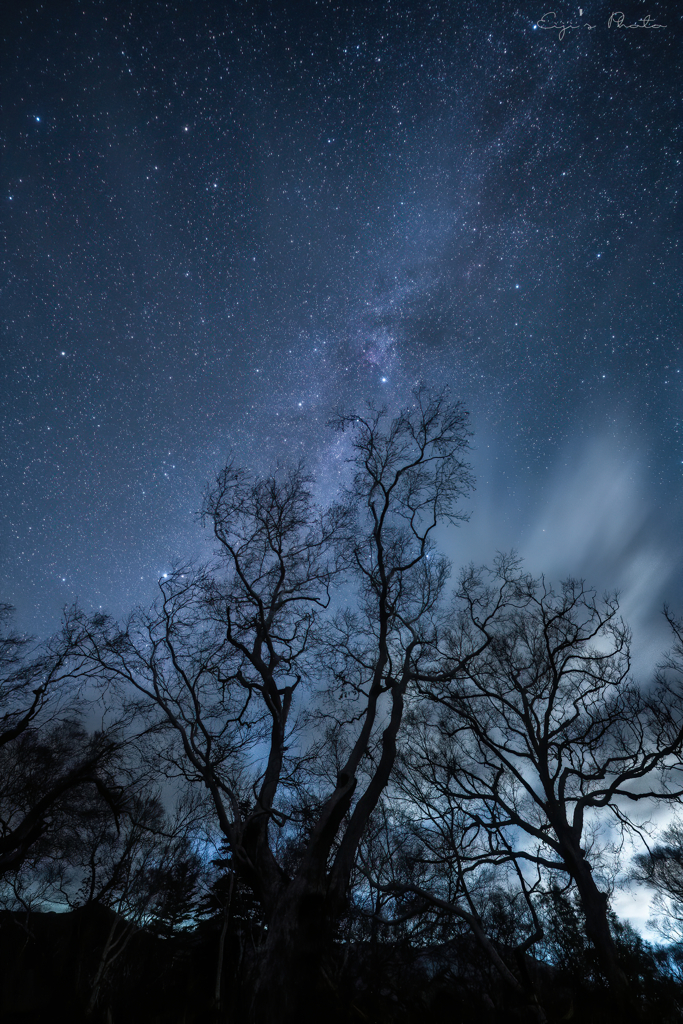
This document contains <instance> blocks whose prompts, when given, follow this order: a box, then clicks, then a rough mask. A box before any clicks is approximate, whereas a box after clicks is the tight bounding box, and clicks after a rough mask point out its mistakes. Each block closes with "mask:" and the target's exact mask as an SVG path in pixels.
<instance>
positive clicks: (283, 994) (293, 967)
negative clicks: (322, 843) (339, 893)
mask: <svg viewBox="0 0 683 1024" xmlns="http://www.w3.org/2000/svg"><path fill="white" fill-rule="evenodd" d="M269 917H270V920H269V923H268V929H267V932H266V937H265V941H264V943H263V945H262V946H261V948H260V949H259V950H258V951H257V957H258V963H257V971H256V978H255V985H254V997H253V1003H252V1020H253V1024H313V1022H314V1021H315V1022H316V1024H318V1022H319V1021H320V1019H321V1016H324V1014H322V1015H321V1005H320V1004H321V1001H322V1000H323V999H324V998H325V988H324V987H323V985H322V970H321V969H322V964H323V961H324V958H325V955H326V953H327V952H328V951H329V949H330V947H331V930H330V925H329V917H328V914H327V913H326V906H325V897H324V895H323V894H322V893H321V892H320V891H316V890H314V889H313V888H306V887H303V886H299V885H297V884H296V882H295V883H290V886H288V888H287V890H286V891H285V892H284V893H283V894H282V896H281V898H280V899H279V900H278V902H277V904H276V906H275V907H274V909H273V912H272V913H271V914H270V915H269Z"/></svg>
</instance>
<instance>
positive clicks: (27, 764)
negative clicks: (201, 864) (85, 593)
mask: <svg viewBox="0 0 683 1024" xmlns="http://www.w3.org/2000/svg"><path fill="white" fill-rule="evenodd" d="M12 611H13V609H12V608H11V607H10V606H9V605H1V606H0V876H1V875H3V874H4V873H6V872H13V871H17V870H19V869H20V868H21V865H22V864H23V863H24V861H25V860H26V858H27V857H28V856H29V854H30V853H31V852H32V850H33V849H34V848H35V844H36V843H38V842H39V841H40V840H42V841H43V845H44V844H45V842H47V841H49V836H50V835H51V834H52V833H54V831H55V829H56V828H58V826H59V822H60V820H61V819H62V818H63V816H64V813H65V810H66V806H67V804H68V803H69V801H70V800H72V799H73V798H74V795H75V794H76V793H78V792H79V791H80V792H82V791H83V790H84V789H88V788H89V789H93V790H95V791H97V792H98V794H99V796H100V797H101V798H102V799H103V800H105V801H106V802H107V804H108V805H109V807H110V808H115V806H116V801H117V787H116V784H115V781H114V778H113V767H114V764H115V761H116V755H117V752H118V750H119V743H118V740H117V738H116V735H115V731H114V730H111V729H103V730H100V731H98V732H93V733H91V734H89V733H88V732H87V731H86V730H85V729H84V727H83V725H82V724H81V721H80V719H79V716H78V714H77V713H76V711H75V710H74V707H75V705H77V704H78V702H79V698H80V697H81V679H80V678H79V673H78V671H77V669H76V666H75V665H74V664H73V662H72V661H71V660H70V653H71V640H70V636H69V632H68V630H66V631H65V632H64V633H63V634H62V635H61V636H59V637H56V638H53V639H52V640H51V641H49V642H48V643H46V644H44V645H42V647H37V646H36V645H35V644H34V642H33V640H32V638H30V637H26V636H22V635H21V634H19V633H17V632H16V631H14V630H13V629H12V628H11V616H12ZM81 704H83V701H82V700H81Z"/></svg>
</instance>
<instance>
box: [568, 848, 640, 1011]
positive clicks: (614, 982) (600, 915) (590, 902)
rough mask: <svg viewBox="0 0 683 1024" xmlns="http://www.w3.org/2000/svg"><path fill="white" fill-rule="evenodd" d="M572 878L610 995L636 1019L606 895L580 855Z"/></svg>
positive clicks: (587, 930) (587, 932)
mask: <svg viewBox="0 0 683 1024" xmlns="http://www.w3.org/2000/svg"><path fill="white" fill-rule="evenodd" d="M574 880H575V882H576V887H577V889H578V891H579V896H580V898H581V906H582V908H583V913H584V916H585V919H586V934H587V936H588V938H589V939H590V941H591V942H592V944H593V946H594V948H595V952H596V954H597V957H598V962H599V964H600V967H601V969H602V971H603V973H604V975H605V977H606V979H607V982H608V984H609V987H610V990H611V992H612V995H613V996H614V999H615V1001H616V1002H617V1004H618V1005H619V1007H620V1008H621V1009H622V1010H623V1011H625V1012H627V1017H626V1018H625V1019H626V1020H638V1016H637V1013H636V1003H635V997H634V994H633V991H632V989H631V986H630V985H629V982H628V979H627V977H626V975H625V974H624V971H623V970H622V968H621V965H620V963H619V954H618V951H617V946H616V943H615V941H614V938H613V937H612V932H611V931H610V926H609V918H608V916H607V909H608V898H607V895H606V893H604V892H601V891H600V889H598V887H597V885H596V882H595V879H594V878H593V872H592V871H591V869H590V866H589V865H588V864H587V862H586V861H585V859H584V858H583V857H582V858H581V861H580V863H579V865H578V867H577V869H576V870H575V872H574Z"/></svg>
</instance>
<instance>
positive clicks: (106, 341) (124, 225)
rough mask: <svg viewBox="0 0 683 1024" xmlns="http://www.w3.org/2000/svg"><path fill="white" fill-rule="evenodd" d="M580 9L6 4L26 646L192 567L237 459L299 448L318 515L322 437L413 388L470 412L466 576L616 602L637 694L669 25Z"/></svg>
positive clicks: (15, 438) (1, 512)
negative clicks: (525, 581)
mask: <svg viewBox="0 0 683 1024" xmlns="http://www.w3.org/2000/svg"><path fill="white" fill-rule="evenodd" d="M587 2H588V3H589V6H587V7H586V8H585V9H583V12H582V15H580V14H579V8H578V6H574V5H573V4H571V3H567V4H564V3H560V0H556V2H555V3H554V4H553V3H549V2H546V0H525V2H524V3H523V4H519V3H508V2H506V0H501V2H497V3H487V2H486V0H480V2H477V3H472V2H470V0H459V2H457V3H455V2H446V0H432V2H427V3H416V2H411V0H402V2H389V0H365V2H356V3H350V4H349V3H346V4H344V3H338V2H335V0H327V2H324V0H319V2H314V0H296V2H294V0H277V2H274V0H271V2H261V0H227V2H223V3H220V2H213V3H206V2H204V0H193V2H192V3H191V4H189V3H176V4H174V3H162V2H156V0H149V2H146V3H144V4H142V3H137V4H131V3H121V2H119V0H105V2H97V0H85V2H80V3H78V4H76V3H73V2H69V0H61V2H59V3H54V4H38V5H35V4H24V3H18V4H14V5H5V9H4V10H3V13H2V15H1V16H0V29H1V33H0V34H1V36H2V54H1V59H0V69H1V70H0V107H1V115H0V116H1V121H0V145H1V147H2V148H1V153H2V160H1V164H0V218H1V220H2V240H3V241H2V255H1V261H0V311H1V320H2V335H1V339H2V340H1V344H0V375H1V378H2V392H1V395H0V421H1V425H2V437H3V444H2V453H1V455H0V467H1V473H2V481H3V486H2V496H1V506H0V523H1V524H2V526H1V530H0V534H1V548H0V576H1V578H2V579H1V583H2V586H1V588H0V589H1V592H2V597H3V599H4V600H9V601H11V602H12V603H14V604H15V605H16V607H17V610H18V617H19V623H20V625H21V626H22V627H23V628H26V629H28V630H31V631H34V632H37V633H39V634H44V633H46V632H49V631H51V630H53V629H55V628H56V627H57V625H58V623H59V618H60V613H61V609H62V608H63V606H64V605H65V604H70V603H71V602H73V601H74V600H75V599H76V598H78V599H79V601H80V602H81V604H82V605H83V606H84V607H85V608H86V609H88V610H91V609H97V608H99V607H102V608H104V609H107V610H109V611H112V612H113V613H115V614H121V613H124V612H125V611H126V610H127V609H129V608H130V607H131V606H132V605H134V604H135V603H137V602H143V603H146V602H148V601H150V600H151V599H153V597H154V594H155V591H156V580H157V579H158V578H159V576H160V575H161V574H163V572H165V571H167V570H168V568H169V567H170V565H171V563H172V561H173V560H174V559H175V558H178V557H180V558H187V557H203V556H205V555H206V554H207V553H208V552H209V551H210V549H211V544H210V540H209V538H208V537H207V536H206V533H205V532H203V531H202V529H201V527H200V525H199V523H198V520H197V516H196V513H197V510H198V508H199V506H200V503H201V491H202V488H203V485H204V483H205V481H206V480H207V479H208V478H209V477H210V475H211V474H212V473H213V472H214V471H215V470H217V469H218V468H219V467H220V465H221V464H222V462H223V461H224V460H225V458H226V456H227V454H228V453H229V452H230V451H233V452H235V453H236V455H237V457H238V459H239V460H240V461H242V462H244V463H246V464H248V465H251V466H253V467H254V468H255V469H256V470H258V471H262V470H264V469H267V468H268V467H269V466H270V465H271V464H272V463H273V462H274V460H276V459H278V458H280V459H281V460H287V459H291V458H297V457H299V456H300V455H305V456H306V458H307V459H308V461H309V464H310V465H311V466H312V468H313V470H314V472H315V473H316V474H317V476H318V478H319V479H320V481H321V484H322V487H323V489H324V490H325V491H331V490H332V489H333V487H334V483H335V481H336V480H337V479H338V476H339V473H340V471H341V470H340V467H341V466H342V464H343V454H344V453H343V451H342V449H341V447H340V442H339V440H338V439H337V438H335V437H334V436H333V435H332V434H331V433H330V431H329V429H328V427H327V425H326V424H327V421H328V419H329V417H330V415H331V413H332V412H333V411H334V409H335V408H336V407H337V406H338V405H339V404H340V403H342V404H343V405H344V406H345V407H346V408H349V407H358V406H360V405H361V404H362V403H363V402H365V401H366V400H371V401H374V402H385V403H387V405H388V407H389V408H390V409H393V408H397V407H398V406H400V405H401V404H402V403H404V402H405V401H406V399H407V398H408V396H409V394H410V389H411V388H412V387H413V386H414V384H415V383H416V381H418V380H423V381H425V382H427V383H429V384H431V385H434V386H435V387H442V386H445V385H448V386H450V388H451V389H452V392H453V395H454V396H455V397H459V398H462V400H463V401H464V402H465V404H466V406H467V407H468V408H469V409H470V411H471V415H472V425H473V429H474V434H475V436H474V440H473V444H474V450H473V452H472V462H473V466H474V470H475V473H476V476H477V490H476V492H475V493H474V494H473V495H472V496H471V498H470V499H469V501H468V506H467V507H468V508H469V509H470V510H471V521H470V523H469V524H468V525H465V526H462V527H461V528H460V529H459V530H458V531H457V532H456V534H454V535H450V534H449V535H448V536H444V539H443V542H442V543H443V545H444V546H445V548H446V550H448V552H449V553H450V554H451V555H452V556H453V558H454V560H455V562H456V564H462V563H463V562H468V561H470V560H471V559H474V560H475V561H486V560H488V561H490V560H491V559H492V557H493V555H494V554H495V552H496V550H509V549H510V548H512V547H514V548H516V549H517V550H518V551H519V552H520V554H521V555H523V557H524V558H525V560H526V564H527V565H528V567H529V568H530V569H531V570H532V571H534V572H545V573H546V574H547V575H548V576H549V577H550V578H551V579H554V580H557V579H559V578H561V577H562V576H565V575H568V574H570V573H571V574H573V575H577V576H585V577H586V579H587V580H588V581H589V582H591V583H594V584H596V585H597V586H598V587H599V588H605V587H610V588H612V587H619V588H621V590H622V597H623V608H624V611H625V613H626V615H627V617H628V618H629V620H630V621H631V623H632V625H633V626H634V629H635V631H636V642H637V645H638V652H639V654H638V657H639V658H640V662H639V664H640V666H641V667H642V668H643V669H644V670H645V671H649V669H650V668H651V666H652V664H653V658H656V655H657V654H658V653H659V652H660V651H661V649H662V647H663V645H665V644H666V642H667V635H666V632H665V630H664V629H663V626H662V624H661V622H660V618H661V616H660V609H661V605H662V602H663V601H664V600H668V601H670V602H671V604H672V605H673V607H674V608H676V607H677V608H678V609H679V610H681V611H683V574H682V573H681V568H682V566H683V533H682V532H681V529H680V518H681V516H680V512H681V492H682V482H683V436H682V432H681V422H682V418H683V403H682V399H683V352H682V351H681V278H682V274H681V271H682V265H681V256H682V252H681V241H680V228H681V220H680V201H681V190H682V171H683V166H682V164H681V160H682V159H683V158H682V156H681V128H682V125H683V116H682V114H683V111H682V109H681V107H682V104H681V83H682V82H683V68H682V67H681V65H682V63H683V51H682V42H683V17H682V15H681V14H680V13H677V12H676V10H675V5H674V4H673V3H669V2H666V3H665V2H663V0H652V3H651V4H650V3H649V0H633V2H631V4H630V7H627V8H626V9H625V10H624V18H622V26H621V27H619V19H616V20H614V19H613V23H612V25H611V26H610V25H609V24H608V22H609V16H610V14H611V12H612V9H611V8H610V7H609V5H605V4H603V3H600V2H597V3H593V2H592V0H587ZM553 7H555V8H556V13H555V16H554V18H545V19H543V16H544V15H545V14H547V12H548V11H549V10H552V8H553ZM645 16H651V23H652V22H654V23H656V24H660V25H662V26H663V27H661V28H646V27H637V28H631V27H628V26H629V25H631V24H641V25H642V24H643V22H642V19H643V18H644V17H645ZM542 19H543V20H542ZM639 19H640V21H639ZM541 20H542V23H541V24H539V22H541ZM553 22H556V23H557V24H558V25H559V24H569V25H576V26H578V27H569V28H567V29H566V30H565V32H564V34H563V38H562V39H560V34H561V28H557V27H556V28H554V29H549V28H547V27H543V26H544V25H547V24H549V23H553ZM588 24H590V25H593V26H594V27H593V28H587V27H586V25H588Z"/></svg>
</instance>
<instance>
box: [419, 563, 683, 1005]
mask: <svg viewBox="0 0 683 1024" xmlns="http://www.w3.org/2000/svg"><path fill="white" fill-rule="evenodd" d="M506 564H507V565H508V567H509V563H506V562H505V561H503V563H502V567H503V570H504V569H505V566H506ZM504 586H505V577H504V574H503V576H502V578H501V563H499V565H498V568H497V570H496V571H494V572H493V573H491V574H490V575H489V579H488V581H487V579H486V577H485V575H484V573H483V572H476V571H474V570H470V571H469V572H467V573H465V574H464V575H463V578H462V580H461V586H460V592H459V596H460V601H461V611H460V614H459V617H458V620H457V624H456V627H455V628H454V630H453V633H452V636H451V639H450V643H451V646H452V651H453V654H452V656H453V657H454V658H455V660H456V661H459V662H460V663H461V665H462V668H461V669H460V670H458V672H457V673H456V675H455V677H454V678H453V679H449V678H447V676H446V675H444V674H443V673H441V674H439V673H435V674H434V675H433V677H432V678H431V680H430V681H429V684H428V685H425V684H424V683H423V684H422V691H423V693H424V695H425V697H426V698H427V699H428V701H430V702H432V705H433V707H434V712H435V713H434V715H433V716H431V720H427V719H426V718H425V717H423V718H422V719H419V718H418V719H417V720H416V726H415V729H414V730H413V731H412V733H411V737H410V741H411V748H410V756H409V758H408V760H409V762H410V765H411V770H412V771H413V772H414V778H415V782H414V785H413V789H412V795H413V798H414V799H415V800H416V801H420V800H422V801H423V806H425V802H424V796H423V795H424V794H428V795H429V804H428V806H429V807H430V811H429V813H430V814H431V816H432V820H434V817H435V815H436V814H437V813H443V814H444V815H446V817H447V816H448V814H450V813H452V812H454V811H455V812H457V813H458V814H461V815H463V814H464V815H465V817H466V818H467V819H468V821H469V827H470V828H471V829H472V830H474V831H476V832H477V833H481V832H482V830H483V832H484V833H485V834H486V836H487V841H488V844H489V849H488V856H489V857H490V858H491V859H492V860H494V861H497V862H499V863H502V862H504V861H505V860H508V859H514V860H516V861H518V862H519V863H525V862H526V863H528V864H531V865H533V866H534V868H539V867H540V868H542V869H544V870H548V871H550V872H558V871H559V872H562V873H564V874H565V877H567V876H568V877H569V879H571V881H572V882H573V884H575V886H576V888H577V890H578V893H579V895H580V899H581V904H582V908H583V912H584V914H585V919H586V930H587V934H588V936H589V938H590V940H591V941H592V943H593V945H594V947H595V949H596V952H597V955H598V958H599V962H600V965H601V968H602V971H603V972H604V975H605V976H606V978H607V979H608V981H609V984H610V986H611V988H612V990H613V993H614V995H615V997H616V998H617V999H618V1000H619V1001H620V1002H622V1003H623V1004H624V1005H626V1004H627V1003H629V1001H630V994H629V991H628V985H627V981H626V978H625V975H624V972H623V970H622V968H621V966H620V964H619V960H618V955H617V949H616V946H615V943H614V940H613V937H612V935H611V933H610V927H609V917H608V895H607V893H606V892H605V891H603V890H602V889H601V888H600V886H599V884H598V880H596V874H595V872H596V867H599V856H600V835H601V830H604V829H606V828H607V829H611V830H612V831H613V830H614V829H616V830H617V832H618V831H619V830H622V829H626V830H634V829H637V827H638V825H637V822H636V821H635V820H634V819H633V818H632V817H631V816H630V814H629V813H628V810H627V807H626V805H627V804H635V803H638V802H639V801H646V800H653V799H667V800H671V799H673V798H675V797H677V796H679V795H680V793H681V790H680V788H678V786H679V782H678V781H677V776H676V772H675V771H674V768H675V767H676V766H679V765H680V751H681V746H682V741H683V725H682V718H681V700H680V693H679V691H678V690H677V689H676V686H675V684H674V683H668V682H667V681H666V680H665V679H664V678H663V677H660V679H659V682H658V684H657V685H656V686H655V688H654V689H653V690H652V691H650V692H649V693H647V692H645V691H644V690H642V689H640V688H639V687H638V686H636V685H635V683H634V682H633V681H632V680H631V678H630V674H629V673H630V634H629V631H628V629H627V627H626V626H625V625H624V623H623V621H622V620H621V619H620V618H619V616H618V603H617V599H616V597H614V596H611V597H610V596H608V597H606V598H605V599H604V600H603V601H598V600H597V598H596V595H595V593H594V592H593V591H590V590H586V588H585V587H584V585H583V584H582V583H579V582H576V581H574V580H568V581H567V582H566V583H564V584H563V586H562V590H561V592H560V593H559V594H558V593H555V592H554V591H553V590H552V589H550V588H549V587H548V586H547V585H546V584H545V582H543V581H541V582H536V581H533V580H531V579H530V578H528V577H527V578H526V579H523V578H521V577H520V579H519V580H518V584H517V586H518V596H517V602H516V604H517V607H513V608H512V609H511V610H509V611H507V612H506V613H505V614H502V615H501V614H499V613H498V612H497V609H498V608H499V605H500V594H501V587H504ZM482 637H484V638H486V639H488V641H489V642H488V643H487V644H486V645H485V646H484V647H483V649H482ZM472 652H474V656H473V657H471V656H470V654H471V653H472ZM437 808H440V812H439V811H438V810H437ZM603 838H604V837H603ZM608 840H609V835H608ZM465 853H466V850H465ZM459 855H460V856H462V850H461V851H460V854H459Z"/></svg>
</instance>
